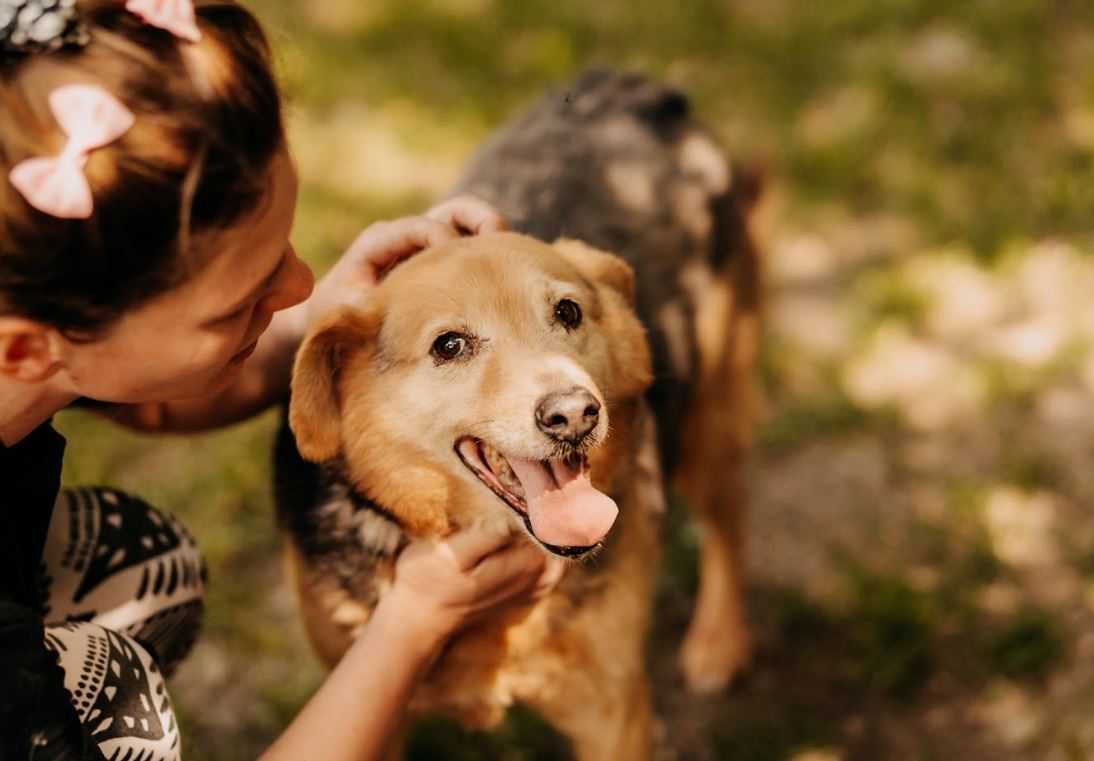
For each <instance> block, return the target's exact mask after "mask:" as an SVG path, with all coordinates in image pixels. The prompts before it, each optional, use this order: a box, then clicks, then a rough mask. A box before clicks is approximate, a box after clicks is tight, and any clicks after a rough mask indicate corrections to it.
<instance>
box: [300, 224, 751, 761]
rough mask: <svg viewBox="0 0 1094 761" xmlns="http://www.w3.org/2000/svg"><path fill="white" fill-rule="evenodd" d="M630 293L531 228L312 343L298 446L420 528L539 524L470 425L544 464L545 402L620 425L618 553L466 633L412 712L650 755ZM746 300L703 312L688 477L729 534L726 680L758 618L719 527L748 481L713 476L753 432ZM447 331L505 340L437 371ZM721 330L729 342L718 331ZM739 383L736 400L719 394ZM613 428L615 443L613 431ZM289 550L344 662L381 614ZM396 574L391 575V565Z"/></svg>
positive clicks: (721, 658)
mask: <svg viewBox="0 0 1094 761" xmlns="http://www.w3.org/2000/svg"><path fill="white" fill-rule="evenodd" d="M442 285H443V287H442ZM442 292H443V294H442ZM559 297H567V298H574V299H576V300H578V301H579V303H581V305H582V308H583V310H584V312H585V315H586V323H585V327H584V332H582V333H581V334H580V335H579V334H577V333H575V334H574V335H567V334H566V333H565V332H564V331H560V330H558V329H554V330H550V329H546V328H544V327H543V320H544V318H543V315H544V310H550V309H551V304H552V303H553V302H552V300H553V299H557V298H559ZM633 303H634V276H633V273H632V272H631V270H630V268H629V267H628V266H627V265H626V264H625V263H624V262H623V261H622V260H621V259H618V258H617V257H614V256H612V255H610V254H606V253H604V252H601V251H596V250H594V249H590V248H589V247H587V246H585V245H583V244H580V243H577V242H574V241H563V242H559V243H557V244H556V245H555V246H554V247H551V246H547V245H545V244H542V243H538V242H536V241H534V240H532V239H530V238H526V237H523V236H518V235H514V234H499V235H487V236H479V237H476V238H473V239H462V240H460V241H456V242H454V243H451V244H447V245H445V246H443V247H441V248H439V249H433V250H431V251H428V252H425V253H423V254H420V255H419V256H417V257H415V258H414V259H412V260H410V261H409V262H407V263H406V264H403V265H401V266H400V267H399V268H397V269H396V270H395V271H393V272H392V273H391V275H390V276H389V277H388V279H387V280H385V281H384V283H383V284H381V286H380V287H379V288H377V289H376V292H375V293H374V294H373V295H372V297H371V301H370V304H369V306H368V307H366V308H365V310H364V312H363V313H351V312H346V313H343V314H341V315H339V316H337V317H335V318H333V319H332V320H331V321H329V322H328V323H326V324H325V325H323V326H320V327H319V328H317V329H316V330H315V331H314V332H313V333H312V335H311V336H310V337H309V339H308V341H307V342H306V343H305V345H304V348H303V349H302V351H301V354H300V356H299V358H298V361H297V364H296V368H295V374H294V379H293V398H292V407H291V411H290V420H291V423H292V426H293V430H294V432H295V433H296V436H297V439H298V442H299V448H300V451H301V452H302V453H304V455H305V456H306V457H309V458H312V459H323V458H324V457H330V456H333V455H332V446H333V447H334V452H340V453H341V454H342V456H343V458H344V462H345V468H346V472H347V475H348V478H349V479H350V481H351V482H352V484H353V486H354V487H355V488H356V489H357V490H358V491H359V492H360V493H361V494H363V495H366V496H367V497H369V498H370V499H372V500H375V501H376V502H377V503H378V504H380V505H382V506H383V508H384V510H385V511H387V512H389V513H390V514H391V515H393V516H394V517H395V518H396V519H397V520H398V521H399V522H400V524H401V525H402V526H403V528H404V529H405V530H406V532H407V533H408V534H410V535H411V536H439V535H444V534H447V533H449V532H450V531H452V530H455V529H458V528H462V527H465V526H469V525H472V524H478V525H494V526H497V527H500V528H503V529H506V530H516V531H524V528H523V525H522V524H521V523H520V521H519V520H518V519H517V518H516V517H515V515H514V514H513V512H512V510H511V509H510V508H508V507H507V506H506V505H505V504H504V503H502V502H501V500H499V499H498V498H497V497H496V496H495V495H494V494H493V493H491V492H490V491H489V490H488V489H486V488H485V487H484V486H483V485H482V484H481V483H479V482H478V481H477V480H476V479H475V478H474V476H473V475H471V474H470V473H469V471H467V469H466V468H464V467H463V466H462V464H461V463H460V462H459V461H458V459H457V458H456V457H455V455H454V454H453V452H452V443H453V441H454V440H455V437H456V436H457V435H459V434H460V433H469V434H471V435H475V436H478V437H482V438H484V439H486V440H489V441H491V443H492V444H495V445H497V446H498V447H499V448H508V449H509V450H510V451H514V452H516V453H517V455H518V456H527V457H533V456H540V455H539V454H538V450H536V448H535V447H536V446H537V445H536V444H535V441H537V440H538V439H539V438H542V437H541V436H540V435H539V434H537V433H536V432H535V431H534V429H533V425H532V422H531V417H532V416H531V414H530V411H531V410H532V408H533V405H534V402H535V400H536V399H537V398H538V397H539V396H540V395H542V394H543V393H545V392H547V391H549V390H551V389H552V388H556V387H559V386H563V385H566V384H571V385H572V384H573V383H574V382H577V381H580V382H581V384H583V385H585V386H587V387H588V388H589V389H590V390H591V391H592V393H593V394H594V395H595V396H597V397H598V398H600V399H601V401H603V402H604V403H605V409H604V417H607V416H608V415H610V420H611V423H610V428H611V435H610V436H607V437H606V438H604V436H603V435H602V436H601V439H602V443H601V444H600V445H599V446H598V447H597V448H595V449H594V450H593V451H592V452H590V455H589V462H590V467H591V471H592V479H593V482H594V484H596V486H597V487H598V488H600V489H601V490H603V491H605V492H607V493H609V494H611V495H612V496H613V498H614V499H615V500H616V501H617V503H618V505H619V508H620V517H619V519H618V521H617V523H616V525H615V527H614V528H613V529H612V532H611V534H610V535H609V538H608V541H607V543H606V548H605V550H604V553H603V554H602V556H601V557H600V558H598V559H597V560H596V561H594V562H593V563H591V564H588V565H584V564H574V565H571V566H570V567H569V569H568V572H567V574H566V576H565V577H564V578H563V580H562V582H561V583H560V585H559V587H558V588H557V590H556V591H555V592H554V593H553V594H551V595H550V596H549V597H547V598H546V599H544V600H542V601H541V602H539V603H537V604H535V605H533V606H529V607H527V608H525V609H522V610H514V611H510V612H509V613H507V614H506V615H504V616H502V617H499V618H498V619H496V620H493V621H490V622H487V623H485V624H483V625H481V626H480V627H479V628H477V629H475V630H473V631H469V632H466V633H464V634H462V635H461V636H460V637H459V638H458V639H456V640H455V641H454V642H452V643H451V645H450V646H449V648H448V649H447V650H446V652H445V654H444V656H443V657H442V658H441V659H440V660H439V661H438V663H437V664H436V666H435V667H434V670H433V672H432V673H431V674H430V676H429V678H428V679H427V680H426V681H425V682H424V683H423V684H422V685H421V686H420V688H419V689H418V691H417V693H416V694H415V696H414V699H413V702H412V710H413V712H414V713H416V714H418V713H426V712H437V711H440V712H444V713H446V714H448V715H450V716H453V717H455V718H457V719H459V720H460V721H462V722H464V723H465V724H467V725H469V726H471V727H480V728H486V727H491V726H494V725H496V724H497V723H498V722H499V721H500V720H501V719H502V717H503V715H504V713H505V711H506V710H507V709H508V707H509V706H511V705H512V704H514V703H515V702H522V703H525V704H527V705H529V706H531V707H532V708H533V709H535V710H537V711H539V712H540V713H541V714H542V715H543V716H544V717H545V718H546V719H547V720H548V721H550V722H552V723H553V724H554V725H555V726H556V727H557V728H558V729H560V730H561V731H563V732H564V733H565V734H567V735H568V736H569V737H570V738H571V739H572V741H573V743H574V748H575V751H576V753H577V756H578V758H579V759H581V760H582V761H611V759H619V760H620V761H622V760H623V759H626V760H627V761H642V759H648V758H650V754H651V713H650V710H651V709H650V694H649V686H648V684H647V679H646V676H645V667H644V656H643V649H644V643H645V633H646V631H647V629H648V624H649V612H650V602H651V600H652V595H653V584H654V580H655V578H656V573H657V558H658V556H659V550H658V529H659V523H660V516H661V514H662V513H663V511H664V504H663V488H662V474H661V473H660V472H659V465H658V463H659V458H658V455H657V451H656V431H655V428H654V422H653V420H652V417H651V416H650V414H649V412H648V410H647V409H646V405H645V402H644V400H643V398H642V396H643V393H644V391H645V389H646V388H647V387H648V385H649V383H650V382H651V363H650V353H649V348H648V346H647V342H646V340H645V334H644V330H643V328H642V326H641V324H640V323H639V321H638V319H637V317H636V316H635V314H634V312H633V310H632V309H631V307H632V306H633ZM736 307H737V303H736V302H734V301H733V300H729V301H728V303H727V302H726V300H725V299H723V300H722V301H720V302H717V303H716V304H715V305H714V306H712V308H713V309H715V310H716V311H715V313H714V314H710V315H706V316H704V315H700V317H699V322H700V324H701V325H705V326H706V327H703V328H701V330H702V331H703V332H704V333H705V337H704V338H703V339H702V340H701V341H700V344H701V352H702V353H703V355H704V356H703V358H702V359H703V363H702V364H703V366H704V367H705V368H709V370H708V372H705V373H704V380H703V382H702V384H701V388H700V390H699V394H698V396H697V401H696V405H695V408H694V410H693V413H692V418H691V421H690V424H691V425H693V426H694V430H695V431H697V432H698V435H697V436H696V437H694V441H693V447H692V450H693V451H690V450H689V452H688V453H687V454H686V455H685V457H684V461H685V462H688V463H689V465H688V467H687V468H686V469H685V473H684V474H683V475H682V477H681V485H682V486H683V487H684V488H685V489H686V490H687V491H688V493H689V495H690V496H692V497H693V498H694V499H695V501H696V504H699V505H700V506H701V507H700V509H701V512H702V513H703V514H704V515H705V516H707V518H706V524H708V528H710V531H709V533H710V534H711V535H712V536H713V538H712V539H711V538H708V540H707V544H706V549H707V552H708V553H709V554H710V557H711V558H712V560H711V561H710V562H709V563H708V560H707V558H706V557H705V558H704V562H703V569H704V574H706V573H708V572H709V575H710V579H709V580H708V579H707V577H706V576H704V581H703V584H704V587H703V592H702V593H701V596H700V597H701V599H700V603H699V608H700V612H699V613H698V614H697V618H696V624H695V625H693V632H692V634H691V635H689V648H690V650H685V653H690V654H691V655H690V656H687V658H690V660H688V661H687V667H688V668H689V669H695V668H703V667H706V665H712V667H713V668H715V669H716V670H717V671H718V674H722V675H724V673H725V672H726V670H727V668H728V669H729V670H732V669H734V668H736V666H737V665H739V663H740V662H741V661H742V660H743V658H744V657H746V656H747V637H746V635H745V639H744V640H742V637H741V636H738V635H736V634H734V635H733V636H730V637H728V638H725V637H723V638H725V639H727V640H728V641H729V642H730V643H731V645H730V646H729V648H728V650H729V652H725V651H726V647H723V646H722V645H720V644H719V643H718V642H714V641H713V640H712V637H713V633H714V632H715V631H716V630H717V629H718V625H719V623H720V622H719V620H718V619H719V615H720V614H722V613H723V612H724V611H725V610H730V611H731V613H732V614H733V615H734V616H737V617H736V618H734V619H733V620H732V621H731V622H730V623H731V625H735V626H737V627H738V629H739V630H740V631H741V632H743V631H744V628H743V612H741V611H740V610H739V605H738V603H739V595H738V592H739V581H740V580H739V573H736V571H739V565H740V564H739V552H740V541H739V539H740V537H739V530H738V529H736V528H735V527H734V525H735V524H733V519H732V516H731V519H730V520H729V524H731V525H730V526H729V528H727V529H726V528H724V527H722V526H721V525H720V524H719V521H722V520H723V518H724V517H725V514H728V513H732V511H733V509H734V507H733V506H734V505H736V504H737V500H738V498H739V494H738V489H737V488H736V487H735V486H732V485H731V486H717V487H709V486H708V484H707V482H708V481H709V475H710V472H711V470H713V471H714V472H718V473H722V472H725V467H724V463H722V462H718V461H716V459H715V458H716V454H715V453H724V451H725V447H724V441H722V440H717V442H716V439H719V437H725V436H726V435H727V432H731V431H732V432H733V434H734V435H733V438H732V441H734V442H735V443H736V444H737V445H738V446H739V447H743V446H744V443H745V442H744V441H742V440H741V439H742V436H741V430H738V429H735V428H734V420H733V417H734V415H735V414H737V413H738V412H739V411H740V410H742V409H743V408H744V406H746V405H747V404H748V389H747V387H746V386H745V385H744V384H743V383H742V382H741V381H740V378H741V377H743V376H742V372H743V369H744V368H745V366H746V365H747V364H748V363H750V362H751V360H752V357H751V353H752V352H754V347H755V344H754V337H750V336H749V330H750V325H751V323H749V322H748V314H747V313H740V314H739V313H738V312H737V310H736ZM452 314H459V315H471V316H472V322H473V324H470V325H460V324H457V323H453V322H451V321H450V319H449V317H447V316H446V315H452ZM457 322H458V321H457ZM446 330H466V331H469V332H471V333H476V334H480V335H482V336H485V337H488V342H487V343H486V344H484V345H483V346H482V347H481V352H480V354H479V355H478V356H477V357H476V358H474V359H472V360H470V361H469V362H468V363H467V364H466V365H463V366H453V367H448V366H445V367H440V366H436V365H435V364H434V363H433V362H431V361H430V360H429V359H428V357H427V354H428V349H429V346H430V345H431V342H432V340H433V338H434V337H435V336H436V335H438V334H439V333H441V332H444V331H446ZM719 331H723V335H724V336H726V337H727V338H728V339H729V340H727V341H721V342H719V341H718V338H719ZM727 388H729V389H731V396H730V398H731V399H732V401H731V402H730V403H729V404H727V403H725V402H724V401H722V399H721V395H724V393H725V389H727ZM708 412H710V414H709V415H708V414H707V413H708ZM708 418H709V419H708ZM602 423H603V427H604V430H603V431H602V432H601V433H602V434H604V435H606V434H607V428H608V422H607V420H603V421H602ZM734 451H741V450H739V449H735V450H734ZM703 469H707V476H706V478H704V476H703V473H702V471H703ZM734 515H735V513H734ZM290 544H291V543H290ZM286 558H287V562H288V564H289V566H290V568H291V571H292V574H293V577H294V579H295V580H296V585H297V590H298V592H299V595H300V598H301V604H302V611H303V613H304V616H305V620H306V622H307V629H308V634H309V637H310V638H311V640H312V642H313V644H314V645H315V648H316V650H317V651H318V652H319V653H320V655H321V657H322V658H323V660H324V662H325V663H327V664H328V665H331V664H333V663H335V662H336V661H337V660H338V658H339V657H340V656H341V654H342V652H344V650H345V648H347V647H348V646H349V643H350V641H351V640H352V636H353V634H354V633H355V632H356V631H358V630H359V628H360V627H361V626H363V625H364V623H365V622H366V621H367V617H368V615H369V611H368V610H367V608H366V607H365V606H363V605H362V604H361V603H360V602H358V601H356V600H354V599H353V598H352V595H351V594H349V593H347V592H346V591H345V590H343V589H341V588H339V587H338V586H336V585H335V584H334V583H332V582H330V581H328V580H326V579H324V578H323V576H322V574H320V573H317V572H316V571H315V570H314V569H311V568H309V567H307V563H306V560H305V559H304V557H303V556H302V555H301V554H300V553H299V552H298V551H296V550H295V549H294V548H292V547H291V546H290V548H289V550H288V551H287V553H286ZM708 565H709V566H710V567H709V568H708ZM379 572H380V573H381V575H384V574H387V575H390V567H386V568H381V569H380V570H379ZM712 585H713V586H712ZM727 590H728V591H727ZM735 595H737V596H736V597H735ZM717 605H722V606H723V608H722V610H721V611H719V610H716V609H715V608H716V606H717ZM733 611H736V612H735V613H734V612H733ZM738 614H739V615H738ZM742 651H743V653H744V654H742ZM726 664H728V666H727V665H726ZM719 678H720V677H719Z"/></svg>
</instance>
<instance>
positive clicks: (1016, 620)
mask: <svg viewBox="0 0 1094 761" xmlns="http://www.w3.org/2000/svg"><path fill="white" fill-rule="evenodd" d="M1064 651H1065V645H1064V638H1063V636H1062V634H1061V632H1060V630H1059V625H1058V623H1057V622H1056V621H1055V620H1054V619H1053V618H1052V617H1051V616H1050V615H1049V614H1048V613H1047V612H1045V611H1043V610H1037V609H1034V608H1028V609H1025V610H1022V611H1020V612H1019V613H1017V614H1016V615H1015V616H1014V617H1013V618H1012V619H1011V620H1009V621H1008V622H1007V623H1006V624H1005V625H1004V626H1003V627H1002V629H1001V630H1000V631H999V632H997V633H996V634H995V635H994V636H993V637H992V638H991V641H990V649H989V653H990V659H991V664H992V666H993V667H994V669H995V670H996V671H997V672H999V673H1001V674H1003V675H1005V676H1007V677H1010V678H1011V679H1026V680H1036V679H1042V678H1044V677H1045V675H1046V674H1047V673H1048V672H1049V670H1050V669H1051V668H1052V667H1053V666H1055V665H1056V664H1057V663H1059V662H1060V660H1061V659H1062V658H1063V656H1064Z"/></svg>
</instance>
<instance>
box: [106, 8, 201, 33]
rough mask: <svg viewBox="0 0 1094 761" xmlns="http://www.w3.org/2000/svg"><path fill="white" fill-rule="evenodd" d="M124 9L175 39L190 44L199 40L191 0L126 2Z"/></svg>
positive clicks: (198, 31)
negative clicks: (180, 39)
mask: <svg viewBox="0 0 1094 761" xmlns="http://www.w3.org/2000/svg"><path fill="white" fill-rule="evenodd" d="M125 9H126V10H127V11H129V12H130V13H135V14H136V15H138V16H140V17H141V18H142V19H144V22H145V23H146V24H151V25H152V26H157V27H159V28H160V29H165V30H167V31H168V32H170V33H171V34H173V35H175V36H176V37H181V38H182V39H184V40H189V41H190V42H199V41H200V40H201V31H200V30H199V29H198V23H197V18H196V17H195V15H194V3H193V0H128V2H126V4H125Z"/></svg>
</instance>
